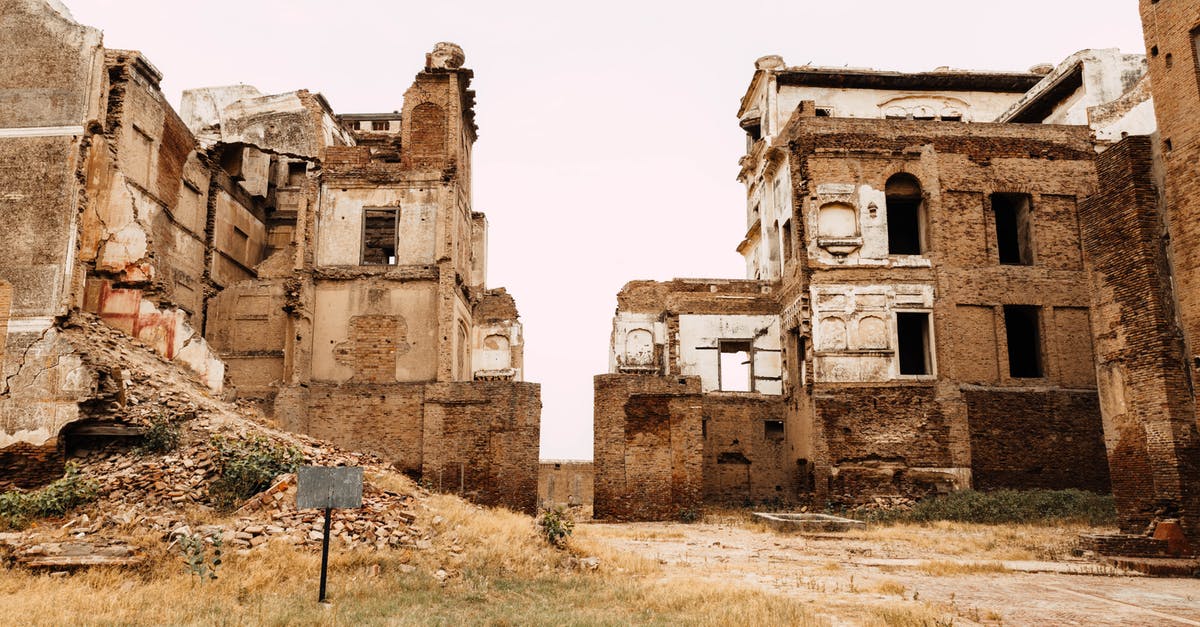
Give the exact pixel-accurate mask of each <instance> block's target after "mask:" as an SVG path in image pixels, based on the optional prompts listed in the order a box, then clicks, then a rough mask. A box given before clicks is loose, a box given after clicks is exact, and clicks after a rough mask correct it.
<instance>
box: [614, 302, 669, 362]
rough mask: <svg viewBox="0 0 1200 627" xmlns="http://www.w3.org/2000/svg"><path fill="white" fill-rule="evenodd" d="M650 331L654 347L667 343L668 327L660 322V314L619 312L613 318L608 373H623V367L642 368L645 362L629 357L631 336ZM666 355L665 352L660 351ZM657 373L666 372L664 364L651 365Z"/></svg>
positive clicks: (637, 357)
mask: <svg viewBox="0 0 1200 627" xmlns="http://www.w3.org/2000/svg"><path fill="white" fill-rule="evenodd" d="M639 330H640V331H648V332H649V333H650V335H651V337H652V338H653V342H654V346H655V347H661V346H663V345H664V344H665V343H666V341H667V330H666V325H664V324H663V323H662V322H659V320H658V314H648V313H630V312H627V311H619V312H617V315H616V316H614V317H613V332H612V336H611V338H610V340H609V345H608V371H609V372H610V373H618V372H621V368H622V367H630V366H632V367H642V363H643V360H642V359H640V358H639V356H636V355H629V354H628V352H627V347H628V345H629V342H628V339H629V334H630V333H632V332H634V331H639ZM660 352H662V353H665V351H660ZM650 366H653V367H655V368H656V371H657V372H664V369H663V366H664V364H662V363H654V364H650Z"/></svg>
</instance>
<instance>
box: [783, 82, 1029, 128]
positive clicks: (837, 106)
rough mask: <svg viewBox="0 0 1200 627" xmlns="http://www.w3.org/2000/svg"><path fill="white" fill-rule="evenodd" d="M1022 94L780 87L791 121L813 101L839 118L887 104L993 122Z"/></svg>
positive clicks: (874, 113) (865, 114)
mask: <svg viewBox="0 0 1200 627" xmlns="http://www.w3.org/2000/svg"><path fill="white" fill-rule="evenodd" d="M1020 97H1021V94H1019V93H1012V94H1007V93H995V92H983V91H953V92H948V91H919V90H918V91H907V90H904V91H901V90H894V89H847V88H836V87H809V86H802V85H783V86H781V87H780V88H779V97H778V98H779V113H778V115H779V118H780V121H782V122H785V123H786V122H787V120H788V118H790V117H791V116H792V113H794V112H795V111H796V109H797V108H799V106H800V102H801V101H803V100H812V101H814V102H815V103H816V105H817V106H818V107H833V115H834V116H835V117H839V118H876V119H878V118H882V117H884V113H883V111H884V107H886V106H893V105H895V106H901V107H903V108H913V107H916V106H922V105H923V106H928V107H931V108H932V109H933V110H934V111H936V112H938V113H939V114H940V113H942V112H943V111H945V110H947V109H950V108H956V109H959V110H961V112H962V114H963V120H964V121H967V122H990V121H992V120H994V119H996V116H998V115H1000V114H1001V113H1003V112H1004V111H1005V110H1006V109H1008V108H1009V106H1011V105H1012V104H1013V103H1014V102H1016V101H1017V99H1018V98H1020Z"/></svg>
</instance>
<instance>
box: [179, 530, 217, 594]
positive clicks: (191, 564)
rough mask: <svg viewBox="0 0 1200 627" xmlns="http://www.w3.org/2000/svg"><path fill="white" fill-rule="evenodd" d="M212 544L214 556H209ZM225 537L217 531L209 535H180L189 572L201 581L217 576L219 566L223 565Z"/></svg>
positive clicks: (181, 546)
mask: <svg viewBox="0 0 1200 627" xmlns="http://www.w3.org/2000/svg"><path fill="white" fill-rule="evenodd" d="M206 544H212V547H213V551H212V557H211V558H210V557H209V556H208V547H207V546H206ZM223 545H224V539H223V538H222V536H221V532H220V531H217V532H215V533H212V534H210V535H209V536H207V537H205V536H201V535H191V534H184V535H181V536H179V551H180V553H181V554H182V555H183V563H184V565H185V566H187V572H189V573H191V574H192V575H195V576H196V577H198V578H199V579H200V581H201V582H205V581H211V580H213V579H216V578H217V567H218V566H220V565H221V547H222V546H223Z"/></svg>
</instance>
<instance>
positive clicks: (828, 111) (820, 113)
mask: <svg viewBox="0 0 1200 627" xmlns="http://www.w3.org/2000/svg"><path fill="white" fill-rule="evenodd" d="M816 116H817V117H819V118H831V117H833V107H817V110H816Z"/></svg>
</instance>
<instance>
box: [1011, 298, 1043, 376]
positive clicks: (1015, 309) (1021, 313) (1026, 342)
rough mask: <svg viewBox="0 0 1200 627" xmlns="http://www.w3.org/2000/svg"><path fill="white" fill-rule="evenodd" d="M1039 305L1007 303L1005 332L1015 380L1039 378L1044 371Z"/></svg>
mask: <svg viewBox="0 0 1200 627" xmlns="http://www.w3.org/2000/svg"><path fill="white" fill-rule="evenodd" d="M1039 309H1040V308H1039V307H1034V306H1030V305H1005V306H1004V331H1005V337H1006V339H1007V340H1008V374H1009V376H1011V377H1012V378H1014V379H1036V378H1038V377H1041V376H1044V372H1043V370H1042V339H1041V328H1040V327H1041V325H1040V317H1041V316H1040V315H1039Z"/></svg>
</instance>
